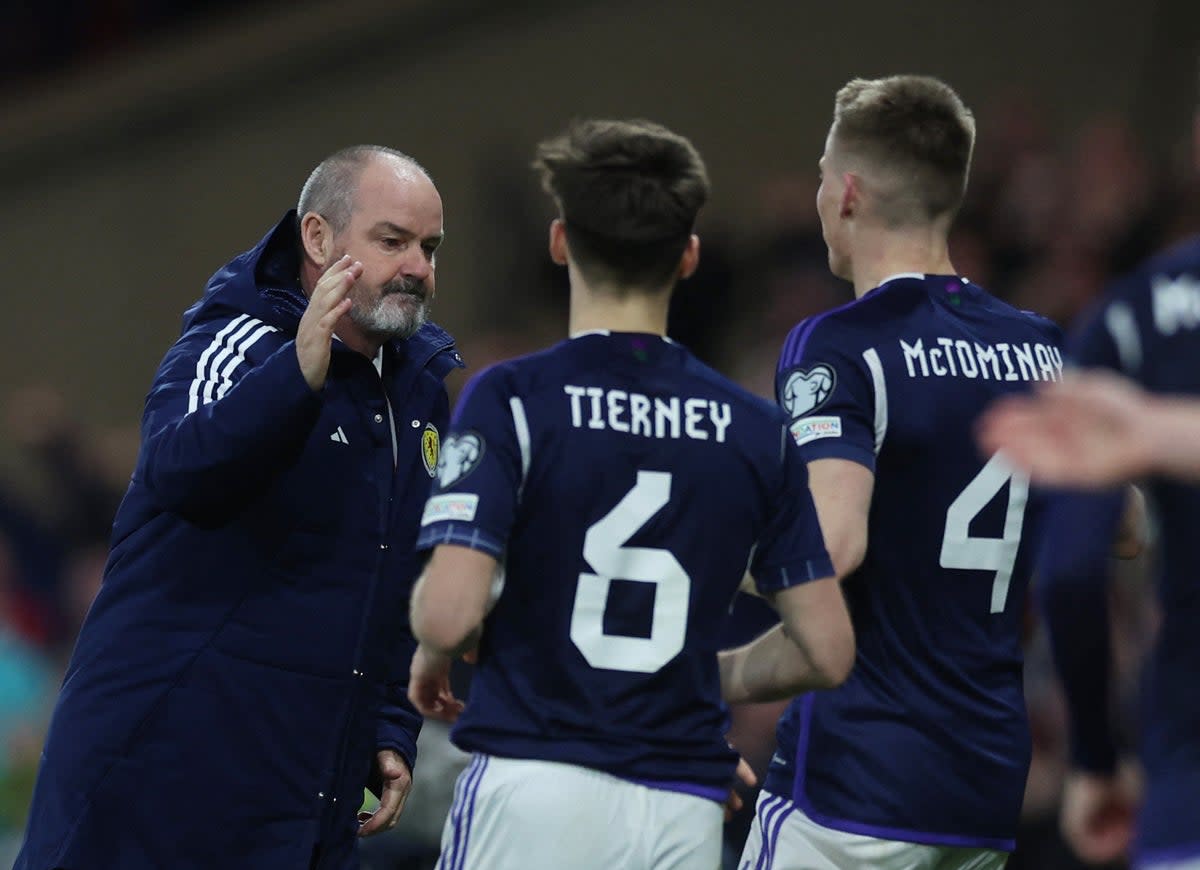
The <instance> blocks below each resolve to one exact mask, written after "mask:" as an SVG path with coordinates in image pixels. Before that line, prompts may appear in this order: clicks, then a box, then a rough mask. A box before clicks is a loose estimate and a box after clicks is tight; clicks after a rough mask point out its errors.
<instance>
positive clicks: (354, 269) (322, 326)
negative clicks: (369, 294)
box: [296, 254, 363, 392]
mask: <svg viewBox="0 0 1200 870" xmlns="http://www.w3.org/2000/svg"><path fill="white" fill-rule="evenodd" d="M362 272H363V266H362V263H360V262H358V261H357V260H351V259H350V255H349V254H347V255H346V256H344V257H342V258H341V259H340V260H338V261H337V262H335V263H334V264H333V265H332V266H330V267H329V268H328V269H326V270H325V274H324V275H322V276H321V278H320V280H319V281H317V286H316V287H314V288H313V292H312V297H311V298H310V299H309V300H308V307H307V308H305V309H304V315H303V316H302V317H301V318H300V327H299V328H298V329H297V331H296V357H297V359H299V361H300V371H301V372H302V373H303V374H304V380H306V381H308V386H309V387H310V388H311V389H312V390H313V392H318V391H319V390H320V389H321V388H322V387H324V386H325V376H326V375H327V374H328V373H329V346H330V343H331V342H332V341H333V330H334V327H335V326H337V322H338V320H339V319H341V316H342V315H343V314H345V313H346V312H347V311H349V310H350V299H349V298H347V296H346V294H347V293H348V292H349V290H350V288H351V287H352V286H354V282H355V281H357V280H358V279H359V278H360V277H362Z"/></svg>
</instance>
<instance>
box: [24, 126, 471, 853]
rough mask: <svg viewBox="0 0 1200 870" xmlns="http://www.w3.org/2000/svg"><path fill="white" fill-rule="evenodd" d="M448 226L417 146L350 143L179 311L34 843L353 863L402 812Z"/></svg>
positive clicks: (439, 424) (441, 399) (68, 698)
mask: <svg viewBox="0 0 1200 870" xmlns="http://www.w3.org/2000/svg"><path fill="white" fill-rule="evenodd" d="M442 234H443V230H442V204H441V198H440V197H439V195H438V192H437V189H436V188H435V187H434V185H433V182H432V181H431V180H430V178H429V176H428V175H427V174H426V173H425V171H424V170H423V169H422V168H421V167H420V166H419V165H417V164H416V163H415V162H414V161H413V160H412V159H411V158H409V157H407V156H405V155H403V154H400V153H398V152H395V151H392V150H390V149H387V148H381V147H377V146H357V147H354V148H349V149H345V150H343V151H340V152H338V153H336V154H334V155H332V156H331V157H329V158H328V159H326V160H325V161H324V162H323V163H322V164H321V165H320V166H318V167H317V168H316V170H314V172H313V174H312V176H311V177H310V178H309V180H308V182H307V184H305V186H304V189H303V191H302V193H301V196H300V202H299V206H298V208H297V210H296V211H295V212H288V214H287V215H286V216H285V217H284V218H283V220H282V221H281V222H280V223H279V224H278V225H277V226H276V227H275V228H274V229H273V230H271V232H270V233H268V234H267V236H266V237H265V238H264V239H263V240H262V241H261V242H260V243H259V244H258V245H257V246H255V247H254V248H253V249H251V250H250V251H248V252H246V253H244V254H242V255H240V256H238V257H236V258H235V259H234V260H232V261H231V262H230V263H229V264H227V265H226V266H225V267H223V268H222V269H221V270H220V271H218V272H217V273H216V274H215V275H214V276H213V277H212V278H211V279H210V281H209V283H208V287H207V288H206V291H205V293H204V296H203V298H202V299H201V300H200V301H199V302H198V303H196V304H195V305H194V306H192V308H191V309H190V310H189V311H188V312H187V314H186V315H185V318H184V324H183V332H182V335H181V336H180V338H179V339H178V340H177V341H176V342H175V344H174V346H172V347H171V349H170V350H169V351H168V352H167V355H166V357H165V358H164V359H163V362H162V364H161V365H160V367H159V369H158V373H157V375H156V377H155V379H154V384H153V386H152V388H151V390H150V393H149V395H148V396H147V399H146V408H145V414H144V417H143V421H142V444H141V451H140V454H139V456H138V461H137V467H136V469H135V471H134V473H133V478H132V480H131V482H130V486H129V490H128V492H127V494H126V496H125V499H124V501H123V503H122V504H121V507H120V509H119V511H118V513H117V517H116V521H115V524H114V527H113V537H112V549H111V554H110V556H109V561H108V565H107V568H106V570H105V576H104V583H103V586H102V587H101V590H100V593H99V595H98V597H97V599H96V601H95V603H94V605H93V606H92V609H91V612H90V613H89V615H88V618H87V621H86V623H85V624H84V626H83V629H82V631H81V633H80V636H79V640H78V644H77V646H76V648H75V651H74V654H73V656H72V658H71V662H70V665H69V667H68V670H67V674H66V678H65V680H64V682H63V687H62V692H61V694H60V697H59V701H58V706H57V709H56V710H55V714H54V718H53V721H52V722H51V725H50V730H49V734H48V735H47V739H46V748H45V752H44V754H43V757H42V764H41V769H40V771H39V774H38V782H37V787H36V789H35V793H34V797H33V803H32V806H31V809H30V815H29V825H28V829H27V832H26V839H25V844H24V847H23V850H22V852H21V855H20V856H19V858H18V859H17V864H16V866H17V867H18V868H20V870H50V868H67V870H76V868H78V870H93V868H97V870H98V868H103V870H112V868H121V870H137V868H163V867H171V868H173V870H183V868H217V867H219V868H223V870H234V868H247V870H250V868H253V870H267V868H314V870H315V868H334V870H343V868H353V867H356V866H357V864H358V859H357V849H356V837H357V836H359V835H368V834H372V833H375V832H377V831H380V830H384V829H386V828H388V827H390V826H391V825H392V824H394V823H395V820H396V819H397V818H398V816H399V814H400V811H401V809H402V808H403V804H404V800H405V798H406V797H407V794H408V789H409V787H410V784H411V770H412V765H413V760H414V756H415V754H416V737H417V733H418V731H419V729H420V723H421V720H420V717H419V716H418V715H417V713H416V712H415V710H414V709H413V708H412V707H411V706H410V705H409V703H408V701H407V699H406V698H405V688H406V683H407V673H408V662H409V659H410V657H411V653H412V649H413V646H414V644H413V642H412V639H411V638H412V636H411V633H410V631H409V628H408V624H407V616H406V609H407V608H406V604H407V599H408V595H409V591H410V587H411V584H412V581H413V579H414V578H415V576H416V574H417V572H418V564H417V561H416V558H417V557H416V555H415V553H414V548H413V544H414V541H415V538H416V534H417V530H418V524H419V522H420V515H421V510H422V508H423V506H424V503H425V500H426V498H427V496H428V494H429V483H430V478H431V476H432V474H433V471H434V469H435V467H436V464H437V453H438V447H439V438H440V433H441V432H443V431H444V430H445V426H446V421H447V415H448V403H447V397H446V390H445V386H444V384H443V379H444V377H445V376H446V375H447V374H448V373H449V372H450V371H451V370H452V369H453V368H455V367H456V366H461V365H462V361H461V358H460V357H459V355H458V353H457V352H456V351H455V349H454V343H453V340H452V339H451V338H450V336H449V335H447V334H446V333H445V332H443V331H442V330H441V329H439V328H438V327H436V326H434V325H433V324H432V323H427V322H426V312H427V309H428V306H429V303H430V301H431V300H432V298H433V295H434V269H435V253H436V250H437V248H438V245H439V244H440V242H441V239H442ZM368 784H369V785H371V786H372V787H373V788H374V789H375V790H376V791H378V792H379V793H380V794H381V806H380V809H379V810H378V811H377V812H376V813H375V815H374V816H373V817H371V818H369V819H364V820H362V821H360V819H359V818H358V809H359V806H360V803H361V800H362V794H363V787H364V785H368Z"/></svg>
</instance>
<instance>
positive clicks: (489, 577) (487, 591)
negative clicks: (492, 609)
mask: <svg viewBox="0 0 1200 870" xmlns="http://www.w3.org/2000/svg"><path fill="white" fill-rule="evenodd" d="M496 568H497V562H496V558H495V557H494V556H492V555H491V554H489V553H485V552H482V551H480V550H474V549H471V548H470V547H462V546H457V545H455V544H443V545H441V546H439V547H436V548H434V551H433V555H432V556H431V557H430V559H429V564H428V565H427V566H426V568H425V571H424V573H423V574H422V575H421V577H420V579H419V580H417V585H416V587H415V588H414V589H413V594H412V629H413V634H414V635H416V638H417V641H418V643H420V644H421V645H422V646H423V647H425V649H426V650H427V651H428V652H431V653H434V654H436V655H441V656H447V657H449V658H451V659H453V658H455V657H457V656H460V655H462V654H463V653H465V652H467V651H469V650H471V649H473V648H474V647H475V644H476V643H477V642H478V638H479V633H480V631H481V630H482V628H483V620H484V617H485V616H487V607H488V601H489V599H490V596H491V591H492V583H493V578H494V577H495V575H496Z"/></svg>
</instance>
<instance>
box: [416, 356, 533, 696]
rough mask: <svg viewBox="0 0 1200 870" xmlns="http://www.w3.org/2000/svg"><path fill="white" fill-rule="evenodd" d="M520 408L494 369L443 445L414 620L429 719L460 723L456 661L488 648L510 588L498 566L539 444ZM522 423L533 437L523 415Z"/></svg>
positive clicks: (467, 394) (470, 388)
mask: <svg viewBox="0 0 1200 870" xmlns="http://www.w3.org/2000/svg"><path fill="white" fill-rule="evenodd" d="M518 408H523V406H522V404H521V400H520V398H519V397H518V396H515V395H513V393H512V391H511V389H510V384H509V382H508V379H507V376H506V374H505V371H504V370H503V367H502V366H501V367H497V368H494V369H490V370H487V371H485V372H483V373H481V374H480V375H478V376H476V377H475V378H473V379H472V380H471V382H470V383H468V384H467V386H466V387H465V388H464V389H463V392H462V395H461V396H460V398H459V404H458V407H457V408H456V409H455V415H454V420H453V422H452V424H451V427H450V428H451V434H450V435H449V437H447V439H446V441H445V443H444V444H443V445H442V451H443V452H442V457H441V459H440V461H439V464H438V473H437V479H436V481H435V482H434V485H433V493H432V495H431V496H430V499H429V501H428V502H427V503H426V505H425V513H424V514H423V516H422V517H421V532H420V534H419V535H418V536H417V549H418V550H421V551H424V550H431V551H432V555H431V556H430V559H429V562H428V564H427V565H426V567H425V570H424V572H423V573H422V575H421V577H420V578H419V579H418V581H417V584H416V586H415V587H414V589H413V594H412V596H411V601H410V616H409V622H410V625H411V627H412V631H413V635H414V636H415V637H416V639H417V641H418V646H417V651H416V653H415V654H414V655H413V660H412V667H411V669H410V674H409V683H408V697H409V700H411V701H412V702H413V704H414V705H415V706H416V708H417V709H418V710H420V711H421V712H422V713H423V714H425V715H426V716H434V717H437V718H441V719H449V720H453V719H454V718H455V717H456V716H457V715H458V712H459V711H460V710H461V709H462V704H461V702H459V701H457V700H456V699H455V698H454V696H453V694H452V693H451V692H450V665H451V663H452V662H453V660H454V658H455V657H457V656H459V655H461V654H463V653H465V652H468V651H470V650H473V649H474V648H475V647H476V646H477V645H478V643H479V638H480V634H481V631H482V626H483V621H484V618H485V617H486V616H487V612H488V609H489V607H490V605H491V603H492V602H493V601H494V600H495V599H496V598H498V597H499V594H500V592H501V584H500V582H499V581H498V577H497V574H498V569H499V565H500V562H501V560H502V559H503V557H504V551H505V549H506V546H507V541H508V536H509V531H510V529H511V527H512V524H513V522H514V518H515V514H516V509H517V493H518V492H519V491H520V488H521V486H522V483H523V480H524V476H525V473H526V472H527V470H528V462H529V442H528V441H527V440H525V441H522V437H521V436H518V434H517V430H516V418H515V417H514V414H516V413H518V412H517V410H516V409H518ZM521 420H522V424H523V426H522V428H523V431H524V432H525V437H526V438H527V437H528V429H527V428H526V427H527V423H525V416H524V413H523V411H522V412H521Z"/></svg>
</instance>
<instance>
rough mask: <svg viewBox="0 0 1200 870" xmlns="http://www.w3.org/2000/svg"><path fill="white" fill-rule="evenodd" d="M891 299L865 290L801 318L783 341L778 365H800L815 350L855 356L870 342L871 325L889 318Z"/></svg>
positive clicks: (824, 353)
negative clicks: (865, 293) (853, 296)
mask: <svg viewBox="0 0 1200 870" xmlns="http://www.w3.org/2000/svg"><path fill="white" fill-rule="evenodd" d="M890 302H891V300H887V299H885V297H884V296H883V295H879V294H874V293H868V294H867V295H865V296H863V297H861V298H859V299H854V300H851V301H850V302H846V303H845V304H843V305H839V306H837V307H836V308H830V309H829V310H827V311H822V312H820V313H818V314H813V315H812V316H810V317H806V318H804V319H803V320H801V321H800V322H799V323H797V324H796V325H795V326H793V327H792V329H791V331H790V332H789V333H788V336H787V338H786V339H785V340H784V343H783V350H782V351H781V352H780V355H779V364H780V367H781V368H785V367H788V366H793V365H799V364H801V363H802V362H803V361H804V360H805V359H806V356H807V355H808V354H810V353H811V351H813V350H815V349H820V351H821V354H823V355H825V356H828V355H829V354H830V353H835V354H837V355H839V356H847V357H850V356H857V355H858V353H860V352H861V351H862V350H864V349H866V348H867V347H869V346H870V345H871V344H872V343H873V340H874V339H873V337H872V332H873V328H874V327H876V326H877V325H878V324H880V323H882V322H884V321H886V320H887V319H888V316H889V314H888V312H889V310H890V308H891V306H890V304H888V303H890Z"/></svg>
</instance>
